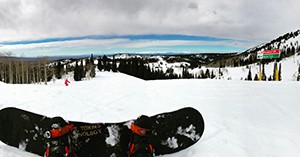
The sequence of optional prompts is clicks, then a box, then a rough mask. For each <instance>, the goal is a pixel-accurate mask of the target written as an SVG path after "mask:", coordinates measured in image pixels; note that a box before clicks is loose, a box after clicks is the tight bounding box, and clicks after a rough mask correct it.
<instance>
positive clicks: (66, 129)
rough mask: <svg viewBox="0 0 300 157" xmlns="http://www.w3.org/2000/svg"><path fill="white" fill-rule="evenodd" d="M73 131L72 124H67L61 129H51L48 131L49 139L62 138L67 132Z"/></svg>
mask: <svg viewBox="0 0 300 157" xmlns="http://www.w3.org/2000/svg"><path fill="white" fill-rule="evenodd" d="M73 129H74V125H73V124H68V125H66V126H64V127H62V128H57V129H52V130H50V133H51V138H57V137H60V136H63V135H65V134H67V133H68V132H70V131H72V130H73Z"/></svg>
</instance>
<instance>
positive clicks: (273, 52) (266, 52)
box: [262, 49, 280, 55]
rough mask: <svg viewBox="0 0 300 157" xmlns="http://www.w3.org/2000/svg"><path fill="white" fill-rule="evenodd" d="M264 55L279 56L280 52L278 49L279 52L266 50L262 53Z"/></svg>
mask: <svg viewBox="0 0 300 157" xmlns="http://www.w3.org/2000/svg"><path fill="white" fill-rule="evenodd" d="M262 53H263V54H264V55H268V54H279V53H280V50H279V49H277V50H265V51H263V52H262Z"/></svg>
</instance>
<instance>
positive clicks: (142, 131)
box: [131, 123, 150, 136]
mask: <svg viewBox="0 0 300 157" xmlns="http://www.w3.org/2000/svg"><path fill="white" fill-rule="evenodd" d="M131 131H132V132H134V133H136V134H138V135H140V136H147V135H148V134H149V133H148V132H149V131H150V129H146V128H141V127H139V126H136V125H135V124H134V123H131Z"/></svg>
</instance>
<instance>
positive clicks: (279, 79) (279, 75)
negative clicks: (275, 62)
mask: <svg viewBox="0 0 300 157" xmlns="http://www.w3.org/2000/svg"><path fill="white" fill-rule="evenodd" d="M278 77H279V78H278V81H281V64H280V63H279V70H278Z"/></svg>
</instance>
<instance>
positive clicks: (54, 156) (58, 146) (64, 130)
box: [44, 121, 74, 157]
mask: <svg viewBox="0 0 300 157" xmlns="http://www.w3.org/2000/svg"><path fill="white" fill-rule="evenodd" d="M64 122H65V121H64ZM51 128H52V129H51V130H49V131H46V132H45V134H44V137H45V138H46V141H47V147H46V151H45V155H44V157H71V152H70V151H71V144H70V142H71V140H70V137H69V135H70V132H71V131H72V130H73V128H74V126H73V125H72V124H68V123H66V122H65V123H63V124H61V123H54V124H53V125H52V126H51Z"/></svg>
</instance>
